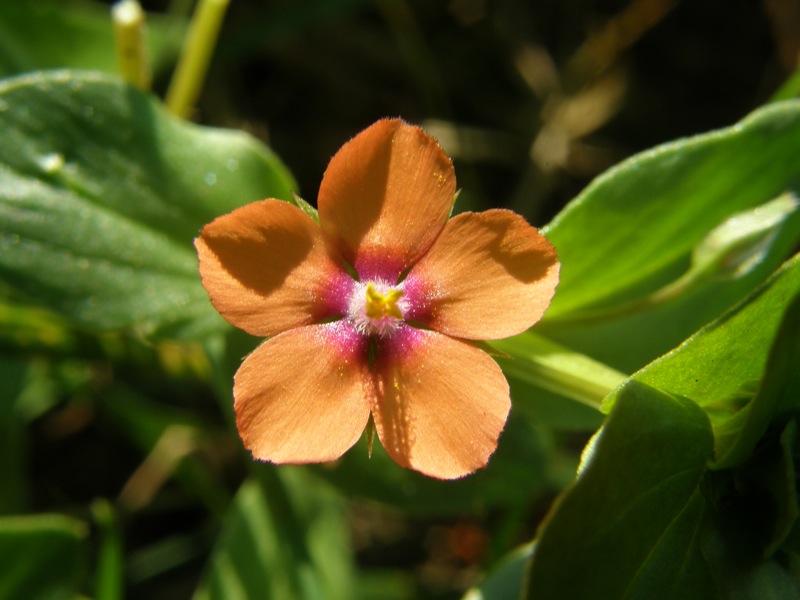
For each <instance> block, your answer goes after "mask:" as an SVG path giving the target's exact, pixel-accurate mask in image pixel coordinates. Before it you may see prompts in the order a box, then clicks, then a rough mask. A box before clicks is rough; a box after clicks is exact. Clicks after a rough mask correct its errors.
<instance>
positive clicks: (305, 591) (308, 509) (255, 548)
mask: <svg viewBox="0 0 800 600" xmlns="http://www.w3.org/2000/svg"><path fill="white" fill-rule="evenodd" d="M259 470H260V471H261V475H262V477H261V478H262V481H261V482H259V481H256V480H255V479H251V480H248V481H246V482H245V483H244V484H243V485H242V487H241V488H240V489H239V492H238V493H237V495H236V499H235V501H234V503H233V507H232V508H231V511H230V514H229V515H228V517H227V519H226V521H225V524H224V529H223V531H222V534H221V536H220V538H219V540H218V542H217V546H216V548H215V550H214V553H213V555H212V557H211V560H210V563H209V567H208V570H207V572H206V575H205V577H204V578H203V581H202V583H201V585H200V587H199V588H198V590H197V593H196V594H195V596H194V597H195V599H196V600H206V599H209V600H210V599H214V598H220V599H224V600H240V599H241V600H248V599H249V598H263V599H265V600H268V599H272V598H274V599H276V600H282V599H284V598H293V599H297V600H305V599H323V598H348V597H351V591H350V590H351V589H352V580H351V568H352V567H351V565H350V563H349V557H350V553H349V552H348V547H349V543H348V540H347V535H346V533H347V532H346V524H345V520H344V509H343V507H342V505H341V503H340V502H339V500H338V499H337V497H336V496H335V495H333V494H332V493H331V491H330V490H328V489H326V486H325V485H324V484H322V482H320V481H319V480H316V479H315V478H314V477H311V476H310V475H309V474H308V473H307V472H304V471H303V470H302V469H291V468H285V469H282V470H280V472H279V471H277V470H276V469H274V468H273V467H270V466H263V468H259Z"/></svg>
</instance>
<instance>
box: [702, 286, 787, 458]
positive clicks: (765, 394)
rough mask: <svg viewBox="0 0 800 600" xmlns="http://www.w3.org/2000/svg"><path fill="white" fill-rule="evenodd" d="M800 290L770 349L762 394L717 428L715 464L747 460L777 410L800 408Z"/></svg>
mask: <svg viewBox="0 0 800 600" xmlns="http://www.w3.org/2000/svg"><path fill="white" fill-rule="evenodd" d="M798 332H800V292H798V293H797V295H796V296H795V298H794V301H793V302H792V303H790V304H789V307H788V309H786V311H785V313H784V315H783V319H782V320H781V323H780V328H779V329H778V333H777V336H776V339H775V342H774V343H773V344H772V348H771V350H770V352H769V358H768V360H767V365H766V368H765V373H764V377H763V378H762V381H761V385H760V386H759V390H758V393H757V394H756V395H755V397H754V398H753V399H752V400H751V401H750V402H748V403H747V405H746V406H744V408H742V409H741V410H739V411H738V412H736V413H735V414H734V415H733V416H732V417H730V418H728V419H726V420H725V421H723V422H722V423H721V424H720V425H719V426H717V427H715V432H714V433H715V436H716V440H717V441H716V447H717V460H716V461H715V464H714V467H715V468H718V469H721V468H726V467H734V466H737V465H739V464H741V463H742V462H744V460H746V459H747V457H748V456H749V455H750V454H751V452H752V451H753V449H754V448H755V447H756V444H757V443H758V441H759V440H760V439H761V437H762V436H763V435H764V432H765V431H766V430H767V427H768V426H769V424H770V423H771V422H772V421H773V419H775V418H776V416H777V413H778V412H779V411H780V412H784V413H785V412H787V411H792V412H795V413H797V409H798V407H800V334H799V333H798Z"/></svg>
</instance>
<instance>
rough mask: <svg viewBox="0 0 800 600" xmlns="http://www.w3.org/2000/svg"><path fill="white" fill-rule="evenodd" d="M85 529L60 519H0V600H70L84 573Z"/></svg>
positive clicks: (75, 522) (72, 520)
mask: <svg viewBox="0 0 800 600" xmlns="http://www.w3.org/2000/svg"><path fill="white" fill-rule="evenodd" d="M86 537H87V529H86V526H85V524H84V523H82V522H81V521H77V520H75V519H71V518H68V517H63V516H60V515H45V514H42V515H36V516H25V517H2V518H0V564H2V565H3V568H2V570H0V598H48V599H56V598H64V599H67V598H72V597H74V595H75V594H76V592H77V591H78V587H79V585H80V583H81V581H82V579H83V576H84V574H85V571H86V563H87V547H86Z"/></svg>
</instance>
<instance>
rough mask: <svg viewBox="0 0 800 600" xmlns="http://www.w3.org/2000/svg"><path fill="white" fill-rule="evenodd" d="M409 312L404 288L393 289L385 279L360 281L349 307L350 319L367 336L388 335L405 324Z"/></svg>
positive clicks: (352, 293) (396, 286) (354, 289)
mask: <svg viewBox="0 0 800 600" xmlns="http://www.w3.org/2000/svg"><path fill="white" fill-rule="evenodd" d="M407 310H408V299H407V298H406V297H405V292H404V290H403V284H402V283H401V284H399V285H391V284H390V283H388V282H386V281H384V280H382V279H373V280H369V281H359V282H357V283H356V284H355V285H354V286H353V291H352V292H351V294H350V299H349V301H348V303H347V318H348V319H349V320H350V322H351V323H352V324H353V327H355V329H356V331H358V332H359V333H361V334H364V335H374V334H376V335H380V336H383V335H386V334H389V333H391V332H393V331H396V330H397V329H398V328H399V327H400V325H402V324H403V321H404V319H405V313H406V311H407Z"/></svg>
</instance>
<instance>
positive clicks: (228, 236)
mask: <svg viewBox="0 0 800 600" xmlns="http://www.w3.org/2000/svg"><path fill="white" fill-rule="evenodd" d="M195 247H196V248H197V255H198V257H199V259H200V276H201V278H202V280H203V286H204V287H205V288H206V291H207V292H208V295H209V296H210V297H211V303H212V304H213V305H214V307H215V308H216V309H217V310H218V311H219V313H220V314H221V315H222V316H223V317H225V319H227V320H228V321H229V322H230V323H232V324H233V325H235V326H236V327H239V328H241V329H244V330H245V331H247V332H248V333H251V334H253V335H257V336H271V335H275V334H276V333H280V332H281V331H286V330H287V329H290V328H292V327H298V326H300V325H306V324H310V323H314V322H318V321H319V320H321V319H324V318H327V317H330V316H335V315H342V314H344V311H345V310H346V308H347V298H348V294H349V289H350V288H351V287H352V285H353V283H354V282H353V280H352V278H351V277H350V276H349V275H347V273H346V271H344V270H343V268H342V267H340V266H338V265H337V264H336V262H335V260H334V259H333V258H332V257H331V255H330V254H329V252H328V250H327V249H326V246H325V240H324V238H323V235H322V230H321V229H320V227H319V225H318V224H317V223H316V222H314V220H313V219H311V218H310V217H309V216H307V215H306V214H305V213H303V211H301V210H300V209H299V208H297V207H296V206H293V205H291V204H289V203H287V202H282V201H280V200H262V201H261V202H253V203H252V204H247V205H245V206H243V207H241V208H238V209H236V210H234V211H233V212H232V213H229V214H227V215H224V216H222V217H219V218H218V219H215V220H214V221H212V222H211V223H209V224H208V225H206V226H205V227H203V230H202V231H201V232H200V237H198V238H197V239H196V240H195Z"/></svg>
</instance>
